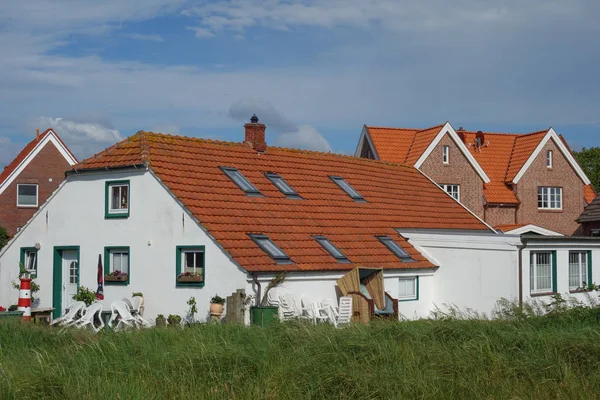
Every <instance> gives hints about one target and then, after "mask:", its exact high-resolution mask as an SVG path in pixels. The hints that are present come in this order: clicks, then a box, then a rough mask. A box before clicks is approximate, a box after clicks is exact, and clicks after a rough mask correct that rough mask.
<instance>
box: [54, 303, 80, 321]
mask: <svg viewBox="0 0 600 400" xmlns="http://www.w3.org/2000/svg"><path fill="white" fill-rule="evenodd" d="M84 308H85V303H84V302H83V301H75V302H73V303H72V304H71V306H70V307H69V311H68V312H67V313H66V314H65V315H63V316H62V317H60V318H56V319H55V320H54V321H52V322H51V323H50V325H56V326H69V325H73V324H74V323H75V321H77V319H76V317H77V314H79V312H81V311H82V310H83V309H84Z"/></svg>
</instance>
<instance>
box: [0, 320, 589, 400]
mask: <svg viewBox="0 0 600 400" xmlns="http://www.w3.org/2000/svg"><path fill="white" fill-rule="evenodd" d="M599 321H600V311H598V309H588V310H579V311H578V312H569V313H565V314H563V315H560V316H557V317H537V318H531V319H527V320H525V321H521V322H514V321H459V320H448V321H417V322H396V323H373V324H371V325H369V326H352V327H347V328H343V329H337V330H336V329H333V328H332V327H330V326H310V325H305V324H278V325H276V326H272V327H269V328H266V329H260V328H246V327H238V326H226V325H222V326H214V325H200V326H197V327H192V328H186V329H170V328H163V329H147V330H143V331H137V332H128V333H123V334H118V335H114V334H112V335H111V334H109V335H105V334H100V335H92V334H89V333H87V332H81V331H66V332H63V333H59V331H58V330H57V329H49V328H45V327H38V326H29V325H23V324H20V323H7V322H3V323H0V397H1V398H3V399H44V398H46V399H53V398H56V399H92V398H94V399H95V398H100V399H119V398H120V399H163V398H165V399H174V398H179V399H187V398H190V399H192V398H196V399H198V398H199V399H209V398H210V399H254V400H256V399H311V398H313V399H321V398H325V399H401V398H402V399H406V398H418V399H447V398H456V399H486V398H489V399H517V398H518V399H523V398H527V399H544V398H547V399H553V398H565V399H566V398H568V399H576V398H594V397H597V396H600V329H599V327H600V325H599V323H600V322H599Z"/></svg>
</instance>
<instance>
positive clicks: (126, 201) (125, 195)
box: [119, 186, 129, 210]
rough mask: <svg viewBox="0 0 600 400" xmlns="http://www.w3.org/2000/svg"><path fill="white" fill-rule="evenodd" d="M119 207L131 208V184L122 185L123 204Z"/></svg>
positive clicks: (123, 208)
mask: <svg viewBox="0 0 600 400" xmlns="http://www.w3.org/2000/svg"><path fill="white" fill-rule="evenodd" d="M119 208H120V209H121V210H126V209H128V208H129V186H121V204H120V206H119Z"/></svg>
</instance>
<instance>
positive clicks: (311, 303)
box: [300, 296, 329, 324]
mask: <svg viewBox="0 0 600 400" xmlns="http://www.w3.org/2000/svg"><path fill="white" fill-rule="evenodd" d="M300 301H301V303H302V310H303V312H304V313H306V315H307V316H308V318H309V319H310V320H312V322H313V323H314V324H317V323H319V322H326V321H327V320H328V319H329V317H328V316H327V315H326V314H325V309H324V308H323V306H322V305H321V303H320V302H317V301H315V300H314V299H312V298H310V297H308V296H304V297H302V299H301V300H300Z"/></svg>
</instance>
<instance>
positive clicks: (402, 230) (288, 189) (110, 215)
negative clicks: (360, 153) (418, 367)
mask: <svg viewBox="0 0 600 400" xmlns="http://www.w3.org/2000/svg"><path fill="white" fill-rule="evenodd" d="M245 130H246V131H245V141H244V142H243V143H230V142H218V141H211V140H203V139H197V138H187V137H179V136H170V135H163V134H155V133H150V132H138V133H137V134H136V135H134V136H132V137H130V138H128V139H126V140H125V141H123V142H121V143H118V144H116V145H114V146H112V147H110V148H108V149H106V150H105V151H103V152H101V153H99V154H97V155H95V156H94V157H91V158H89V159H87V160H84V161H83V162H81V163H79V164H77V165H76V166H74V167H73V169H72V170H70V171H68V173H67V178H66V180H65V182H64V183H63V184H62V185H61V186H60V187H59V189H57V191H56V192H55V193H54V194H53V195H52V196H51V198H50V199H49V200H48V201H47V202H46V203H45V204H44V205H43V206H41V207H40V209H39V211H38V212H37V213H36V214H35V216H34V217H33V218H32V219H31V220H30V221H29V223H28V224H27V225H26V226H25V227H24V228H23V229H22V230H21V231H20V232H19V233H18V234H17V235H15V237H14V238H13V239H12V240H11V242H10V243H9V244H8V245H7V246H6V247H5V248H4V249H2V251H1V252H0V305H3V306H8V305H10V304H14V303H16V301H17V297H18V292H17V291H16V290H14V289H12V288H11V281H13V280H15V279H16V278H17V277H18V272H19V268H18V265H19V262H20V261H21V260H22V259H23V257H24V256H25V254H26V251H29V252H31V251H32V249H37V250H36V253H35V257H36V260H35V263H34V264H35V268H34V269H35V271H33V272H34V273H35V274H36V275H37V282H38V283H39V284H40V286H41V291H40V292H39V298H40V300H41V306H51V307H54V308H55V316H57V315H60V314H61V313H62V312H64V310H65V308H66V307H67V306H68V305H69V303H70V302H71V301H72V299H71V297H72V295H73V294H74V293H75V292H76V291H77V288H78V287H79V286H85V287H88V288H91V289H93V290H95V289H96V287H97V264H98V255H101V256H102V262H103V268H104V270H105V278H104V279H105V280H106V282H105V287H104V292H105V300H104V302H105V304H106V305H108V304H110V302H112V301H115V300H119V299H121V298H122V297H125V296H130V295H131V294H132V293H133V292H142V293H143V294H144V297H145V302H146V314H145V316H146V317H150V318H153V317H155V316H156V315H157V314H164V315H167V314H179V315H183V314H184V313H185V311H186V309H187V308H188V307H187V305H186V301H187V300H188V299H189V298H190V297H192V296H193V297H195V298H196V301H197V303H198V309H199V315H200V317H201V318H202V317H204V316H207V315H208V308H209V300H210V298H211V297H212V296H214V295H215V294H218V295H220V296H222V297H225V296H228V295H230V294H231V293H233V292H235V291H236V290H238V289H243V290H245V291H246V293H249V294H252V293H255V292H256V290H257V286H256V284H255V282H256V281H258V282H261V283H262V286H263V287H264V286H265V285H266V284H267V282H268V281H269V280H270V279H271V278H272V277H273V276H274V275H276V274H277V273H278V272H280V271H290V272H291V275H290V278H289V280H288V281H287V282H286V283H285V284H284V286H283V288H282V290H285V291H289V292H290V293H293V294H294V295H296V296H298V297H300V296H302V295H310V296H312V297H314V298H337V296H338V291H337V287H336V283H335V282H336V280H337V279H338V278H340V277H341V276H342V275H344V274H345V273H347V272H348V271H349V270H352V269H353V268H356V267H357V266H363V267H370V268H381V269H383V270H384V276H385V289H386V291H387V292H388V293H389V294H390V295H391V296H392V297H393V298H395V299H397V300H398V311H399V314H400V315H401V316H404V317H408V318H414V317H426V316H428V315H429V313H430V311H431V310H432V309H433V308H434V307H435V306H436V305H439V306H441V305H443V304H453V305H456V306H458V307H469V308H473V309H476V310H478V311H480V312H485V313H489V312H490V311H491V310H492V308H493V306H494V304H495V302H496V301H497V300H498V299H499V298H500V297H508V298H517V297H518V296H519V292H520V290H519V276H520V275H519V270H520V269H521V270H522V271H523V273H522V274H521V276H522V277H525V275H526V272H527V271H528V266H529V264H528V262H527V263H526V264H524V265H525V267H523V265H520V264H519V257H520V256H521V257H524V258H526V257H528V254H529V253H528V252H527V251H529V250H526V251H524V250H522V249H521V247H522V246H521V243H522V241H521V239H520V238H519V237H518V236H511V235H502V234H498V233H497V232H495V231H494V230H493V229H492V228H490V227H489V226H488V225H486V224H485V223H484V222H483V221H481V220H480V219H479V218H478V217H476V216H475V215H474V214H472V213H471V212H470V211H468V210H467V209H466V208H465V207H463V206H462V205H461V204H460V203H458V202H457V201H455V200H454V199H453V198H452V197H451V196H449V195H448V194H447V193H446V192H444V191H443V190H442V189H440V188H439V187H438V186H437V185H435V184H434V183H432V182H431V181H430V180H429V179H428V178H427V177H425V176H424V175H423V174H422V173H420V172H419V171H418V170H416V169H415V168H413V167H408V166H401V165H396V164H389V163H385V162H380V161H375V160H369V159H361V158H355V157H349V156H342V155H336V154H327V153H318V152H312V151H303V150H293V149H283V148H276V147H267V145H266V142H265V140H264V137H265V126H264V125H263V124H260V123H258V120H257V119H255V118H253V119H252V122H251V123H249V124H246V125H245ZM559 239H560V238H559ZM559 239H557V240H559ZM544 243H546V242H544ZM552 243H554V244H552ZM552 243H550V242H547V243H546V244H539V246H541V247H543V246H550V247H551V248H555V247H557V246H556V245H555V244H556V243H558V242H552ZM571 244H574V243H571ZM531 246H533V242H532V244H531ZM535 246H538V244H535ZM565 246H566V247H565V249H566V248H570V247H568V246H570V245H565ZM577 246H579V245H577ZM584 247H585V249H588V248H589V249H592V251H597V249H599V248H600V247H599V246H598V245H597V244H596V242H591V241H590V242H588V243H586V244H585V246H584ZM528 248H529V244H528ZM578 248H579V247H578ZM581 248H583V247H581ZM532 249H533V247H532ZM531 251H533V250H531ZM551 251H554V250H551ZM557 251H558V250H557ZM27 254H28V253H27ZM561 257H563V256H562V253H557V256H556V257H555V258H556V259H557V265H558V267H557V268H555V269H551V273H552V272H554V275H553V276H554V277H557V278H556V279H557V280H558V282H562V279H563V276H562V275H560V276H558V275H557V274H558V272H556V271H559V270H560V271H561V272H560V274H562V269H563V268H567V270H568V266H567V267H564V266H563V262H564V260H563V259H562V258H561ZM524 258H523V259H524ZM563 258H564V257H563ZM595 259H600V258H598V257H596V258H595ZM586 260H587V261H586V262H588V263H590V265H591V260H592V257H591V256H590V257H589V258H587V259H586ZM541 261H544V260H541ZM540 265H541V264H540ZM536 268H537V267H536ZM544 268H545V267H544V266H543V265H542V267H541V268H538V270H539V271H540V272H539V274H543V273H545V271H546V269H544ZM117 271H119V272H117ZM536 271H537V270H536ZM184 273H187V274H188V275H189V276H187V277H181V275H182V274H184ZM536 273H537V272H536ZM597 273H598V271H597V269H594V268H593V269H592V276H593V277H595V276H596V275H597ZM527 276H528V275H527ZM542 278H544V277H541V278H540V279H542ZM579 278H581V277H578V279H579ZM544 279H545V278H544ZM565 279H568V278H565ZM573 279H575V278H573ZM542 280H543V279H542ZM551 280H552V279H551ZM528 282H529V281H528V280H526V279H525V278H523V279H522V282H521V286H520V287H521V291H522V292H523V293H525V292H526V293H527V294H529V293H530V291H529V288H528V287H527V290H526V291H525V286H527V284H528ZM536 282H537V281H536ZM540 282H542V281H541V280H540ZM544 282H545V281H544ZM542 283H543V282H542ZM541 286H543V285H541ZM541 286H540V288H541ZM563 286H564V285H563V284H562V283H561V284H560V285H558V286H557V287H556V288H550V289H555V290H559V289H560V290H562V288H563ZM535 290H536V293H535V294H544V295H546V296H547V295H548V293H549V292H550V290H549V291H546V292H544V293H542V292H541V291H539V290H538V289H537V286H536V289H535Z"/></svg>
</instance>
